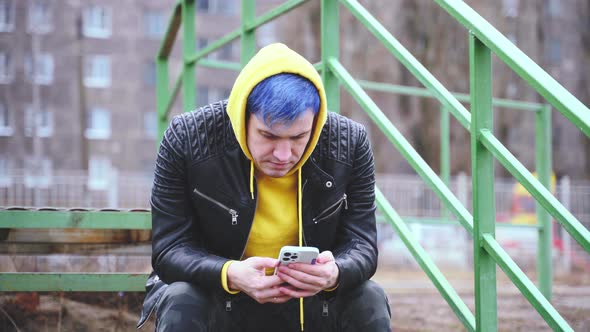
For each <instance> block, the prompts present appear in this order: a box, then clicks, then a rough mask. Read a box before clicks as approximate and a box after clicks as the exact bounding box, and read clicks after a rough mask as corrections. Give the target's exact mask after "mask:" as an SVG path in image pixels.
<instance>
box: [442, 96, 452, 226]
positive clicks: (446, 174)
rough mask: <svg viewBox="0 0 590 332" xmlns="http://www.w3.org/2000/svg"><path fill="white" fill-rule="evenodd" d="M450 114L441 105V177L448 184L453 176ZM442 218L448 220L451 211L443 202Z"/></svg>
mask: <svg viewBox="0 0 590 332" xmlns="http://www.w3.org/2000/svg"><path fill="white" fill-rule="evenodd" d="M449 125H450V115H449V110H448V109H447V108H446V107H445V106H444V105H443V106H441V107H440V179H441V180H442V181H443V182H444V183H445V184H446V185H447V187H448V186H449V184H450V178H451V161H450V150H451V149H450V145H451V142H450V141H451V139H450V129H449ZM440 216H441V219H443V220H447V218H448V217H449V213H448V212H447V209H446V208H445V206H444V204H441V210H440Z"/></svg>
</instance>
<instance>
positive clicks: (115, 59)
mask: <svg viewBox="0 0 590 332" xmlns="http://www.w3.org/2000/svg"><path fill="white" fill-rule="evenodd" d="M175 3H176V1H173V0H165V1H163V0H132V1H115V0H100V1H98V0H92V1H83V0H26V1H24V0H0V206H6V205H13V204H14V205H39V204H41V205H46V204H58V205H62V204H60V201H59V200H58V201H51V200H46V199H41V200H38V199H36V200H34V202H31V201H30V200H24V201H23V200H21V199H18V198H15V197H9V196H10V195H9V194H8V193H7V192H8V190H9V188H12V189H10V190H12V192H14V191H15V190H16V189H14V187H15V186H23V188H21V191H22V192H24V191H27V190H31V189H38V190H42V189H49V188H50V187H55V186H56V185H57V183H56V179H57V178H59V177H60V176H61V177H62V178H63V177H68V176H70V177H76V176H77V177H79V178H80V179H82V177H83V178H84V179H82V180H79V181H77V182H79V183H80V184H81V185H85V186H87V188H86V189H88V190H106V189H108V187H109V186H111V185H112V183H113V181H112V179H113V177H112V175H113V174H114V173H115V172H116V173H118V174H119V175H121V174H129V173H133V174H135V175H137V174H139V175H143V176H145V177H146V178H147V180H146V181H147V182H149V178H150V176H151V173H152V172H153V167H154V160H155V157H156V146H157V142H156V137H157V133H156V130H157V129H156V94H155V86H156V70H155V61H154V59H155V55H156V54H157V52H158V49H159V47H160V44H161V41H162V38H163V37H164V34H165V32H166V29H167V25H168V20H169V18H170V15H171V13H172V9H173V6H174V4H175ZM275 3H276V1H274V2H273V1H259V2H258V4H257V7H258V8H257V9H258V10H259V11H260V10H263V9H267V8H268V7H269V6H270V5H273V4H275ZM240 4H241V1H239V0H232V1H226V0H198V1H195V7H196V19H195V21H196V24H195V29H196V35H197V41H196V45H197V47H198V48H202V47H205V46H206V45H207V44H208V43H209V42H211V41H212V40H215V39H217V38H219V37H221V36H223V35H224V34H226V33H228V32H230V31H231V30H233V29H235V28H238V27H239V24H240ZM180 35H181V33H180V32H179V35H178V37H177V40H176V43H175V46H174V49H173V52H172V59H171V61H170V74H171V75H170V76H171V80H172V79H174V78H175V77H177V76H178V73H179V68H181V61H180V53H181V47H182V45H181V42H180V41H181V37H180ZM267 35H268V31H267ZM267 37H268V36H267ZM267 39H268V38H267ZM271 39H272V38H271ZM239 52H240V50H239V41H234V42H233V43H231V44H230V45H228V46H226V47H224V48H222V49H220V50H219V51H217V52H215V53H214V54H211V55H210V58H212V59H217V60H224V61H233V62H239V58H240V56H239ZM236 76H237V73H235V72H231V71H225V70H213V69H207V68H201V67H199V68H198V69H197V73H196V77H197V86H198V88H197V101H196V104H197V105H203V104H206V103H209V102H212V101H215V100H219V99H224V98H227V97H228V96H229V92H230V91H231V87H232V85H233V81H234V79H235V77H236ZM178 99H179V100H180V99H181V98H178ZM180 109H181V102H180V101H179V102H176V104H175V105H174V109H173V111H172V113H178V112H180ZM119 179H121V176H119ZM15 182H17V183H15ZM58 182H59V181H58ZM62 182H63V181H62ZM2 188H4V189H2ZM3 190H4V196H3V194H2V192H3ZM17 191H18V190H17ZM14 195H16V194H14V193H13V195H12V196H14ZM19 195H20V194H19ZM20 196H22V195H20ZM20 196H19V197H20ZM33 196H34V195H33ZM23 197H24V196H23ZM2 200H4V201H2ZM63 204H67V202H66V203H63Z"/></svg>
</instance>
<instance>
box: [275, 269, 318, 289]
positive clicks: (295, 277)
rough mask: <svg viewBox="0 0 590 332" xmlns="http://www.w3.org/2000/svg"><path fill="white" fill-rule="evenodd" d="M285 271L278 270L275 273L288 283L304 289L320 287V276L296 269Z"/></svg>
mask: <svg viewBox="0 0 590 332" xmlns="http://www.w3.org/2000/svg"><path fill="white" fill-rule="evenodd" d="M285 271H287V272H286V273H285V272H279V273H278V274H277V275H278V276H279V277H280V278H281V279H282V280H283V281H285V282H287V283H288V284H290V285H292V286H294V287H297V288H300V289H304V290H317V289H321V286H322V280H323V279H322V278H319V277H316V276H312V275H309V274H306V273H303V272H300V271H296V270H288V269H286V270H285Z"/></svg>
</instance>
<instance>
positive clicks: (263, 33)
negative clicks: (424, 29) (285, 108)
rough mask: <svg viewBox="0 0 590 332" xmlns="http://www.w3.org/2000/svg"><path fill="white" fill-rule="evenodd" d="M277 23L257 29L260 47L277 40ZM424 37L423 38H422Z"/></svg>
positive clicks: (267, 24) (269, 23)
mask: <svg viewBox="0 0 590 332" xmlns="http://www.w3.org/2000/svg"><path fill="white" fill-rule="evenodd" d="M276 29H277V27H276V22H275V21H270V22H268V23H266V24H264V25H262V26H260V27H258V29H256V38H257V39H258V46H259V47H263V46H266V45H269V44H271V43H273V42H274V41H276V40H277V37H276V35H275V31H276ZM421 37H422V36H421ZM419 41H420V42H421V43H425V41H424V38H420V39H419Z"/></svg>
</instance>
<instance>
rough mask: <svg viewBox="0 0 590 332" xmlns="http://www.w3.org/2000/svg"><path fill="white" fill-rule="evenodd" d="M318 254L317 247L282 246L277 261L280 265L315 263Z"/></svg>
mask: <svg viewBox="0 0 590 332" xmlns="http://www.w3.org/2000/svg"><path fill="white" fill-rule="evenodd" d="M319 254H320V252H319V250H318V248H315V247H296V246H284V247H282V248H281V251H280V253H279V261H280V264H281V265H289V264H291V263H305V264H315V262H316V259H317V258H318V255H319Z"/></svg>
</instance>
